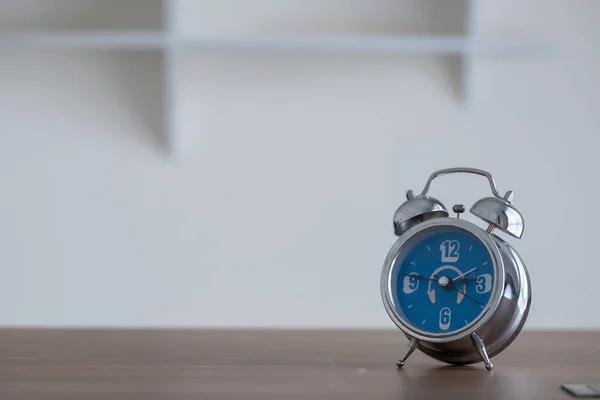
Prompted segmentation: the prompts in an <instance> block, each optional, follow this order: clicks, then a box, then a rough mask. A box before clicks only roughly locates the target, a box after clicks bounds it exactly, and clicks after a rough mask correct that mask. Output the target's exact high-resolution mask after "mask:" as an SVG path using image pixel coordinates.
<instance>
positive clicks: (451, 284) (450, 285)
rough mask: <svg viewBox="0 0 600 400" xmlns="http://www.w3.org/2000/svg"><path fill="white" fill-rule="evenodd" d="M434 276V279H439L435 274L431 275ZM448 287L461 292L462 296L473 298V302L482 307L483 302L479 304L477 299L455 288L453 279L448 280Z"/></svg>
mask: <svg viewBox="0 0 600 400" xmlns="http://www.w3.org/2000/svg"><path fill="white" fill-rule="evenodd" d="M433 277H434V278H436V279H440V278H438V277H437V276H436V275H433ZM448 287H449V288H451V289H454V290H456V291H457V292H458V293H461V294H462V295H463V296H465V297H467V298H469V299H471V300H473V301H474V302H475V303H477V304H479V306H480V307H481V308H483V304H481V303H480V302H478V301H477V300H475V299H474V298H472V297H471V296H469V295H468V294H466V293H465V292H463V291H462V290H460V289H459V288H457V287H456V286H454V281H450V284H449V285H448Z"/></svg>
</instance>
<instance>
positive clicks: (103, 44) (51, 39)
mask: <svg viewBox="0 0 600 400" xmlns="http://www.w3.org/2000/svg"><path fill="white" fill-rule="evenodd" d="M26 46H38V47H82V48H94V49H95V48H105V49H130V50H146V49H155V50H162V48H163V47H164V46H165V35H164V34H163V33H162V32H157V33H145V32H140V33H136V32H89V31H75V32H27V33H0V47H26Z"/></svg>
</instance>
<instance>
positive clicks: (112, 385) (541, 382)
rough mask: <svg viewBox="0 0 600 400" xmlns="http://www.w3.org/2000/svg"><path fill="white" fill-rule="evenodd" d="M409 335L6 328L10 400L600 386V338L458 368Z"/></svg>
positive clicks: (1, 367) (572, 336)
mask: <svg viewBox="0 0 600 400" xmlns="http://www.w3.org/2000/svg"><path fill="white" fill-rule="evenodd" d="M405 345H406V339H405V338H404V337H402V336H401V335H400V334H399V332H398V331H393V330H392V331H200V330H199V331H194V330H21V329H4V330H0V399H7V400H21V399H57V400H58V399H60V400H68V399H77V400H84V399H111V400H121V399H145V400H154V399H178V400H179V399H202V400H210V399H224V400H227V399H251V400H252V399H255V400H259V399H260V400H265V399H310V400H319V399H344V400H355V399H369V400H375V399H394V400H401V399H415V400H419V399H459V398H460V399H510V400H518V399H539V400H542V399H543V400H550V399H571V398H574V397H571V396H570V395H569V394H567V393H566V392H564V391H563V390H561V388H560V385H561V384H563V383H596V384H597V383H600V332H576V333H571V332H562V333H557V332H552V333H551V332H530V331H525V332H523V333H522V334H521V336H519V337H518V338H517V340H516V341H515V342H514V343H513V345H512V346H511V347H509V348H508V349H507V350H506V351H505V352H504V353H502V354H500V355H499V356H497V357H495V358H494V359H493V360H492V361H493V363H494V369H493V370H492V371H491V372H488V371H486V369H485V368H484V366H483V364H481V363H480V364H476V365H473V366H468V367H452V366H446V365H444V364H440V363H439V362H436V361H434V360H431V359H429V358H427V357H426V356H424V355H422V354H420V353H418V352H415V353H414V354H413V356H412V357H411V358H410V360H409V362H408V363H407V364H406V366H405V367H404V369H401V370H398V369H396V366H395V361H396V358H397V357H398V356H399V354H400V353H402V352H403V350H404V346H405Z"/></svg>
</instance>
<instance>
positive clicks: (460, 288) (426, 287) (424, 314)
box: [392, 227, 496, 334]
mask: <svg viewBox="0 0 600 400" xmlns="http://www.w3.org/2000/svg"><path fill="white" fill-rule="evenodd" d="M392 268H394V269H395V270H396V272H397V274H396V276H395V277H394V276H393V281H392V284H393V287H392V291H393V295H394V298H395V304H396V307H397V308H399V309H398V311H399V312H400V314H401V315H403V317H404V320H405V321H407V322H408V323H409V324H410V325H412V326H413V328H416V329H418V330H420V331H425V332H427V333H431V334H447V333H450V332H453V331H456V330H460V329H462V328H464V327H465V326H467V325H469V324H471V322H473V320H475V319H476V318H477V317H478V316H479V315H480V314H481V313H482V311H483V310H484V308H485V307H486V305H487V304H488V303H489V302H490V300H491V296H492V292H493V290H492V289H493V288H494V282H495V279H496V276H495V271H494V265H493V262H492V258H491V256H490V254H489V252H488V251H487V249H486V247H485V246H484V245H483V243H482V242H481V241H480V240H479V239H478V238H477V237H476V236H474V235H472V234H470V233H468V232H467V231H465V230H463V229H459V228H455V227H437V228H431V229H428V230H426V231H424V232H422V233H420V234H419V235H417V236H415V237H414V238H413V239H412V240H410V241H409V242H407V243H406V244H405V246H404V249H403V250H402V251H401V252H400V253H399V254H398V256H397V257H396V260H395V261H394V265H392Z"/></svg>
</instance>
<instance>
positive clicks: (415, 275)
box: [400, 274, 438, 282]
mask: <svg viewBox="0 0 600 400" xmlns="http://www.w3.org/2000/svg"><path fill="white" fill-rule="evenodd" d="M400 275H403V276H410V277H413V278H415V279H419V280H420V279H423V280H426V281H434V282H437V281H438V280H437V279H431V278H426V277H424V276H423V275H419V274H400Z"/></svg>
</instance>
